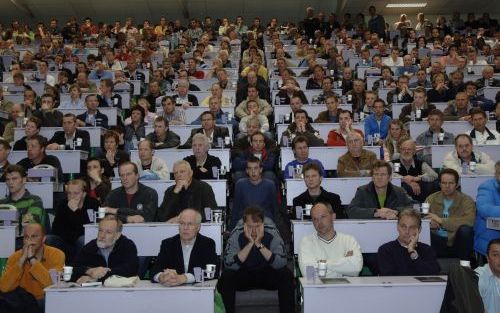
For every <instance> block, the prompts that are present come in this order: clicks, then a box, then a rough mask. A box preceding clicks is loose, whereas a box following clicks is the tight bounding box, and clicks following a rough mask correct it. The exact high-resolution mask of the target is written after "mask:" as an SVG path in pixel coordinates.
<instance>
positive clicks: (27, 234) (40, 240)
mask: <svg viewBox="0 0 500 313" xmlns="http://www.w3.org/2000/svg"><path fill="white" fill-rule="evenodd" d="M23 235H24V236H23V246H22V248H21V249H20V250H17V251H16V252H14V254H12V255H11V256H10V257H9V259H8V261H7V265H6V266H5V269H4V271H3V273H2V276H1V277H0V299H2V304H4V303H8V304H9V305H11V307H7V311H8V312H33V309H34V311H35V312H38V311H37V304H36V301H38V304H39V305H40V308H43V298H44V292H43V289H44V288H46V287H48V286H50V285H52V280H51V279H50V274H49V269H56V270H57V271H62V268H63V266H64V253H63V252H62V251H61V250H59V249H57V248H53V247H50V246H47V245H45V231H44V230H43V226H42V225H41V224H38V223H31V224H28V225H26V226H25V227H24V231H23ZM26 293H28V294H29V295H28V296H32V300H33V301H27V300H30V299H27V298H26ZM35 299H36V301H35ZM3 300H5V301H3ZM2 308H4V306H2ZM9 309H12V311H10V310H9ZM2 312H3V311H2Z"/></svg>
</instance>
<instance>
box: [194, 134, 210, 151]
mask: <svg viewBox="0 0 500 313" xmlns="http://www.w3.org/2000/svg"><path fill="white" fill-rule="evenodd" d="M195 141H201V142H203V144H204V145H205V147H206V148H207V149H208V148H210V142H209V141H208V137H207V136H205V135H204V134H202V133H197V134H195V135H194V136H193V138H192V139H191V142H195Z"/></svg>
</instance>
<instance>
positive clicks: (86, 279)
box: [76, 275, 96, 284]
mask: <svg viewBox="0 0 500 313" xmlns="http://www.w3.org/2000/svg"><path fill="white" fill-rule="evenodd" d="M95 281H96V280H95V279H93V278H92V277H90V276H88V275H83V276H81V277H80V278H78V279H77V280H76V283H77V284H83V283H89V282H95Z"/></svg>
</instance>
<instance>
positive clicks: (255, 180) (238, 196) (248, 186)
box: [230, 155, 278, 229]
mask: <svg viewBox="0 0 500 313" xmlns="http://www.w3.org/2000/svg"><path fill="white" fill-rule="evenodd" d="M246 172H247V175H248V177H247V178H242V179H240V180H238V182H237V183H236V185H235V187H234V199H233V210H232V212H231V225H230V229H233V228H234V227H235V226H236V224H237V223H238V221H239V220H240V219H241V218H242V217H243V211H244V210H245V208H247V207H249V206H255V205H257V206H259V207H261V208H262V209H263V211H264V215H265V216H266V217H268V218H270V219H271V220H273V221H274V218H275V214H276V213H277V211H278V198H277V191H276V185H275V183H274V181H272V180H270V179H267V178H263V177H262V161H261V160H260V159H259V158H257V157H256V156H253V155H252V156H249V157H248V159H247V169H246Z"/></svg>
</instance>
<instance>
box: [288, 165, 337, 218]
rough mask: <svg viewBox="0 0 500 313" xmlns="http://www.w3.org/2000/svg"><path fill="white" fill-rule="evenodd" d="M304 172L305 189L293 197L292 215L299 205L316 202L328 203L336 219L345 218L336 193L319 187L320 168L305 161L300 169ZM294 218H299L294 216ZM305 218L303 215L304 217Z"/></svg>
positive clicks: (320, 178)
mask: <svg viewBox="0 0 500 313" xmlns="http://www.w3.org/2000/svg"><path fill="white" fill-rule="evenodd" d="M302 172H303V173H304V182H305V184H306V186H307V190H306V191H304V192H303V193H301V194H300V195H298V196H297V197H295V198H293V208H292V215H295V208H296V207H297V206H300V207H302V208H304V207H305V206H306V205H307V204H311V205H315V204H316V203H318V202H325V203H329V204H330V205H331V206H332V208H333V211H334V212H335V214H336V216H337V219H339V218H346V215H345V213H344V210H342V204H341V201H340V197H339V195H338V194H336V193H333V192H328V191H326V190H325V189H323V187H321V180H322V176H321V168H320V167H319V165H318V164H317V163H315V162H311V163H307V164H306V165H304V168H303V170H302ZM295 218H299V217H298V216H295ZM304 218H305V217H304ZM308 218H310V216H308Z"/></svg>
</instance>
